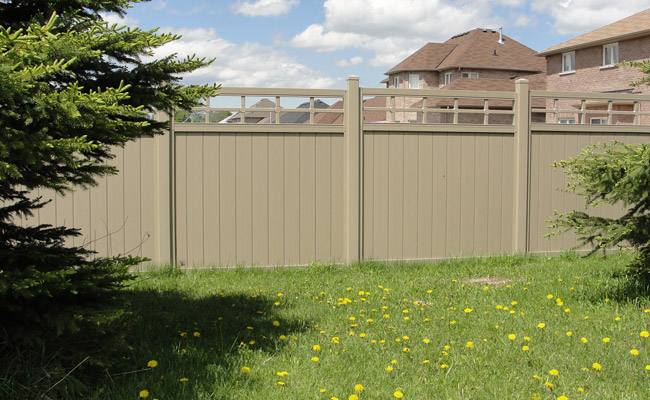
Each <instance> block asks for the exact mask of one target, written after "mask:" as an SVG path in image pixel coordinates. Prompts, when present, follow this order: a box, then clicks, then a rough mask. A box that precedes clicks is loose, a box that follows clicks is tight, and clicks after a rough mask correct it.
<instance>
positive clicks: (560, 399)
mask: <svg viewBox="0 0 650 400" xmlns="http://www.w3.org/2000/svg"><path fill="white" fill-rule="evenodd" d="M557 400H569V398H568V397H566V396H560V397H558V398H557Z"/></svg>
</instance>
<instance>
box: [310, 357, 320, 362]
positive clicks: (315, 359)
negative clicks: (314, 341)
mask: <svg viewBox="0 0 650 400" xmlns="http://www.w3.org/2000/svg"><path fill="white" fill-rule="evenodd" d="M311 360H312V361H313V362H318V360H319V358H318V357H312V358H311Z"/></svg>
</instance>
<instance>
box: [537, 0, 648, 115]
mask: <svg viewBox="0 0 650 400" xmlns="http://www.w3.org/2000/svg"><path fill="white" fill-rule="evenodd" d="M537 55H538V56H539V57H544V58H545V61H546V71H547V76H546V86H547V89H548V90H552V91H577V92H600V93H638V94H650V89H649V88H648V87H646V86H645V85H641V86H631V83H632V82H634V81H637V80H638V79H639V78H642V77H644V76H645V75H644V74H643V73H642V72H640V71H639V70H638V69H637V68H635V67H630V66H625V65H619V64H618V63H619V62H623V61H640V60H647V59H649V58H650V9H647V10H645V11H641V12H640V13H637V14H634V15H632V16H630V17H627V18H624V19H622V20H619V21H616V22H614V23H611V24H609V25H606V26H604V27H602V28H599V29H596V30H594V31H591V32H589V33H586V34H584V35H581V36H578V37H576V38H573V39H571V40H568V41H566V42H564V43H560V44H558V45H556V46H553V47H551V48H548V49H546V50H544V51H541V52H539V53H537ZM567 105H568V106H569V107H573V108H580V105H579V104H577V103H576V102H574V103H573V104H564V105H560V107H559V108H561V109H565V107H564V106H567ZM608 106H609V105H608V104H604V103H601V104H598V103H595V102H592V103H589V104H587V109H593V110H606V109H607V107H608ZM632 107H633V106H632V104H629V103H628V104H613V107H612V108H613V110H615V111H617V110H624V111H630V110H632ZM644 111H645V110H644ZM587 117H588V119H587V120H586V121H584V122H586V123H594V124H603V123H609V124H617V123H630V121H629V120H630V119H631V116H628V115H626V116H620V117H617V116H616V115H614V116H612V120H611V121H608V120H607V115H606V114H597V113H594V114H588V115H587ZM578 119H579V116H578V115H577V114H565V115H560V118H559V120H558V121H557V122H560V123H576V122H580V121H578Z"/></svg>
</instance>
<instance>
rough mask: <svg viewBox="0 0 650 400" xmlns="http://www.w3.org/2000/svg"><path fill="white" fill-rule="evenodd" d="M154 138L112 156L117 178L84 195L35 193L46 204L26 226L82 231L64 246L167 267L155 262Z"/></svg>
mask: <svg viewBox="0 0 650 400" xmlns="http://www.w3.org/2000/svg"><path fill="white" fill-rule="evenodd" d="M156 140H159V139H154V138H141V139H138V140H136V141H134V142H131V143H129V144H127V146H126V147H125V148H116V149H114V150H113V153H114V154H115V158H114V159H113V160H111V161H110V163H111V164H112V165H114V166H116V167H117V168H118V169H119V171H120V172H119V173H118V174H117V175H110V176H106V177H101V178H99V179H98V180H97V183H98V185H97V186H94V187H91V188H89V189H87V190H82V189H77V190H75V191H73V192H67V193H64V194H56V193H54V192H53V191H50V190H37V191H36V192H35V193H34V195H33V196H34V197H36V196H42V198H43V199H44V200H51V202H50V203H49V204H47V205H46V206H45V207H43V208H42V209H40V210H38V211H37V212H36V213H35V215H34V217H33V218H31V219H28V220H27V221H26V223H27V224H49V225H52V226H66V227H69V228H77V229H80V230H81V233H82V236H80V237H76V238H71V239H69V240H68V242H67V244H69V245H75V246H83V247H86V248H88V249H90V250H93V251H96V252H97V253H98V255H99V256H117V255H134V256H145V257H149V258H152V259H160V262H167V261H169V255H168V254H167V255H166V256H163V257H162V258H161V257H159V254H158V253H157V252H156V249H155V247H156V241H157V240H159V239H160V237H159V236H160V235H159V234H158V233H157V232H158V228H157V227H156V226H155V207H154V204H155V198H156V196H157V192H156V190H157V189H156V186H157V185H156V181H155V178H154V171H155V166H154V151H155V146H156Z"/></svg>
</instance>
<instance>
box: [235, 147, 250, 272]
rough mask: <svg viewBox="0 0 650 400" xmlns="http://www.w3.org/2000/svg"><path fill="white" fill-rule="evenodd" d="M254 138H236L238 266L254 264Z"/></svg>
mask: <svg viewBox="0 0 650 400" xmlns="http://www.w3.org/2000/svg"><path fill="white" fill-rule="evenodd" d="M252 139H253V138H252V137H251V135H250V134H245V135H237V137H236V138H235V142H236V146H235V152H236V155H235V157H236V161H235V179H236V181H237V184H236V186H237V189H236V191H237V193H236V196H237V203H236V204H235V214H236V217H235V218H236V219H237V253H236V254H237V264H238V265H239V264H241V265H252V264H253V203H252V200H253V199H252V197H253V180H252V164H253V160H252Z"/></svg>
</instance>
